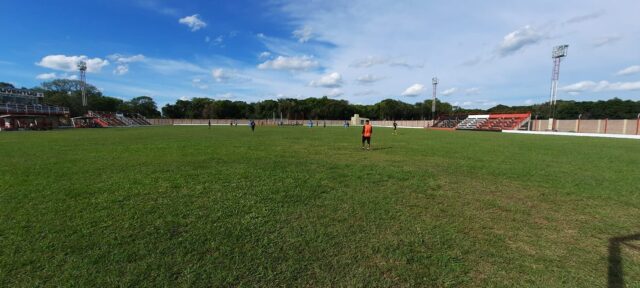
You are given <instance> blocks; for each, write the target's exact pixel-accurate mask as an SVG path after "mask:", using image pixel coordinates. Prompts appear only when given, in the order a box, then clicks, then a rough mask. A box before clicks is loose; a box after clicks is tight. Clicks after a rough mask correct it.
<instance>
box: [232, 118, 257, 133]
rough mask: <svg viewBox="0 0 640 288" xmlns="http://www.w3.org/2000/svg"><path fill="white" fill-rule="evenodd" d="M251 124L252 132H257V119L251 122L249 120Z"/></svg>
mask: <svg viewBox="0 0 640 288" xmlns="http://www.w3.org/2000/svg"><path fill="white" fill-rule="evenodd" d="M236 125H237V124H236ZM249 126H251V132H256V122H255V121H253V120H251V122H249Z"/></svg>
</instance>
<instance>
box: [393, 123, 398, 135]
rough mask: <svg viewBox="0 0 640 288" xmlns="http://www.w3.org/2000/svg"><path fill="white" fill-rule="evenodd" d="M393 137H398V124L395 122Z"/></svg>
mask: <svg viewBox="0 0 640 288" xmlns="http://www.w3.org/2000/svg"><path fill="white" fill-rule="evenodd" d="M393 135H398V123H397V122H396V120H393Z"/></svg>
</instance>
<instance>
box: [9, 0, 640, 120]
mask: <svg viewBox="0 0 640 288" xmlns="http://www.w3.org/2000/svg"><path fill="white" fill-rule="evenodd" d="M0 11H3V17H1V18H0V33H1V35H2V36H3V41H2V45H0V81H5V82H10V83H13V84H15V85H18V86H26V87H33V86H36V85H38V84H39V83H41V82H42V81H47V80H49V79H53V78H75V77H77V72H76V71H74V70H75V69H74V67H75V63H77V62H78V61H79V60H84V61H86V62H87V63H88V66H89V73H88V75H87V80H88V82H90V83H91V84H94V85H95V86H97V87H98V88H99V89H101V90H102V91H103V92H104V93H105V94H106V95H109V96H115V97H119V98H123V99H129V98H131V97H135V96H140V95H149V96H152V97H154V98H155V99H156V101H157V102H158V103H159V104H160V106H162V105H164V104H166V103H172V102H174V101H175V100H177V99H181V98H182V99H188V98H192V97H210V98H216V99H232V100H244V101H258V100H264V99H276V98H280V97H295V98H305V97H320V96H323V95H327V96H330V97H333V98H337V99H346V100H349V101H350V102H353V103H360V104H370V103H374V102H377V101H380V100H382V99H385V98H394V99H400V100H403V101H406V102H410V103H412V102H418V101H422V100H424V99H427V98H430V96H431V91H432V89H431V78H432V77H434V76H437V77H438V78H439V80H440V85H439V87H438V95H439V97H441V98H442V99H443V100H444V101H447V102H450V103H453V104H455V105H459V106H463V107H467V108H471V107H479V108H489V107H491V106H494V105H496V104H498V103H501V104H508V105H524V104H531V103H540V102H543V101H546V100H547V99H548V97H549V88H550V77H551V68H552V61H551V57H550V54H551V49H552V47H553V46H555V45H559V44H569V46H570V47H569V55H568V57H567V58H566V59H564V61H563V63H562V67H561V74H560V95H559V98H560V99H572V100H597V99H609V98H612V97H619V98H623V99H632V100H640V49H639V48H640V21H638V20H637V15H636V14H637V11H640V1H635V0H621V1H595V0H586V1H573V0H567V1H376V0H369V1H365V0H353V1H330V0H327V1H285V0H282V1H278V0H271V1H161V0H129V1H126V0H110V1H106V0H94V1H35V0H26V1H25V0H20V1H17V0H16V1H14V0H3V1H1V2H0Z"/></svg>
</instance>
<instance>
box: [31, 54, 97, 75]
mask: <svg viewBox="0 0 640 288" xmlns="http://www.w3.org/2000/svg"><path fill="white" fill-rule="evenodd" d="M81 61H84V62H85V63H87V72H89V73H97V72H100V70H102V68H103V67H104V66H107V65H109V61H107V60H103V59H100V58H89V57H87V56H84V55H82V56H66V55H49V56H45V57H43V58H42V60H40V62H38V63H36V65H38V66H42V67H45V68H50V69H54V70H60V71H66V72H72V71H78V63H80V62H81Z"/></svg>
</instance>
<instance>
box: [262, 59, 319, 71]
mask: <svg viewBox="0 0 640 288" xmlns="http://www.w3.org/2000/svg"><path fill="white" fill-rule="evenodd" d="M315 67H318V61H316V60H314V59H313V58H312V57H309V56H301V57H284V56H278V57H276V59H273V60H267V61H265V62H264V63H262V64H260V65H258V68H259V69H273V70H295V71H301V70H309V69H311V68H315Z"/></svg>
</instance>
